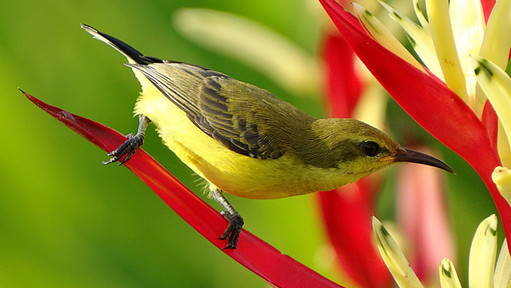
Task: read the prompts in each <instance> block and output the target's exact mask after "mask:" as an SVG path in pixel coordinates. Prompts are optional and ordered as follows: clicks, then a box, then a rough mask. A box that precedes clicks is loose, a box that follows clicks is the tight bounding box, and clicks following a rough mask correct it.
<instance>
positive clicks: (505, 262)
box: [493, 239, 511, 288]
mask: <svg viewBox="0 0 511 288" xmlns="http://www.w3.org/2000/svg"><path fill="white" fill-rule="evenodd" d="M510 280H511V257H510V256H509V249H508V248H507V241H506V239H504V243H502V247H501V248H500V253H499V258H498V259H497V265H496V267H495V275H494V276H493V281H494V284H495V287H499V288H500V287H502V288H503V287H509V286H510V285H511V281H510Z"/></svg>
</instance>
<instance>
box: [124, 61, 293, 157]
mask: <svg viewBox="0 0 511 288" xmlns="http://www.w3.org/2000/svg"><path fill="white" fill-rule="evenodd" d="M127 65H128V66H130V67H132V68H135V69H137V70H139V71H141V72H142V74H143V75H145V76H146V77H147V79H149V81H150V82H151V83H153V84H154V85H155V86H156V87H157V88H158V89H159V90H160V91H161V92H162V93H163V94H164V95H165V96H166V97H167V98H168V99H169V100H170V101H172V103H174V104H175V105H176V106H177V107H179V108H180V109H181V110H183V111H184V112H185V113H186V114H187V116H188V118H189V119H190V121H192V122H193V123H194V124H195V125H196V126H197V127H198V128H199V129H201V130H202V131H203V132H204V133H206V134H207V135H209V136H210V137H212V138H213V139H215V140H217V141H218V142H219V143H221V144H222V145H224V146H226V147H227V148H229V149H230V150H232V151H234V152H236V153H239V154H243V155H246V156H249V157H253V158H258V159H276V158H279V157H281V156H282V155H283V154H284V153H285V151H286V149H285V146H284V145H283V143H279V141H277V140H276V139H277V138H278V137H275V136H276V135H273V133H272V131H271V129H260V128H259V126H260V125H263V126H264V127H272V125H267V124H271V123H267V122H269V121H271V120H272V119H271V117H268V116H267V115H258V114H264V111H266V110H265V109H260V108H263V107H260V106H258V104H259V105H261V104H260V103H264V101H259V99H257V98H254V99H244V98H242V97H244V96H245V97H246V96H249V97H258V96H259V95H254V91H253V89H254V88H255V86H251V89H252V90H250V91H249V90H245V91H243V87H244V86H243V85H241V88H240V87H238V88H237V89H242V91H229V92H225V91H224V85H222V84H223V83H222V81H223V82H229V81H237V80H235V79H232V78H230V77H228V76H226V75H224V74H222V73H219V72H216V71H213V70H208V69H205V68H202V67H199V66H194V65H188V64H184V63H175V62H173V63H155V64H150V65H143V64H142V65H140V64H127ZM239 83H241V82H239ZM224 84H225V83H224ZM231 84H232V82H231ZM243 84H244V83H243ZM245 85H248V84H245ZM256 89H259V88H256ZM261 90H262V89H261ZM263 91H264V90H263ZM232 92H234V93H232ZM236 92H240V93H236ZM264 92H265V93H268V92H266V91H264ZM268 94H269V93H268ZM243 101H246V102H247V103H242V102H243ZM267 104H268V103H266V104H265V105H266V106H267ZM266 108H269V109H271V107H266Z"/></svg>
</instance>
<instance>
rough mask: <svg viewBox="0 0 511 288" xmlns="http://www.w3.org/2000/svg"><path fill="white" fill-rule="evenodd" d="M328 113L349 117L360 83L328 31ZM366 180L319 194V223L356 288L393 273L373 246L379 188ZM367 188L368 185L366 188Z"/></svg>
mask: <svg viewBox="0 0 511 288" xmlns="http://www.w3.org/2000/svg"><path fill="white" fill-rule="evenodd" d="M323 58H324V62H325V63H324V64H325V70H326V71H325V72H326V73H325V75H326V91H327V101H328V104H329V110H330V116H332V117H342V118H349V117H351V116H352V113H353V110H354V109H355V106H356V105H357V103H358V100H359V98H360V95H361V93H362V90H363V87H362V83H361V81H360V79H359V77H358V75H357V71H356V69H355V60H356V56H355V54H354V53H353V50H352V49H351V47H350V46H349V45H348V43H346V41H345V40H344V39H343V37H342V36H341V35H339V34H337V33H336V34H331V35H327V36H326V38H325V42H324V47H323ZM370 181H371V179H370V178H363V179H361V180H359V181H358V182H356V183H353V184H350V185H346V186H343V187H339V188H337V189H335V190H334V191H330V192H321V193H318V194H317V195H318V200H319V204H320V208H321V216H322V218H323V224H324V227H325V230H326V232H327V235H328V238H329V240H330V243H331V244H332V246H333V248H334V250H335V252H336V254H337V259H338V260H339V263H340V264H341V266H342V268H343V270H344V271H345V272H346V274H348V275H349V276H350V277H351V278H352V279H353V280H354V281H355V282H356V283H358V284H359V285H360V286H361V287H389V286H390V285H391V284H392V283H393V280H392V277H391V275H390V273H389V271H388V269H387V266H386V265H385V263H384V262H383V261H382V260H381V257H380V255H379V253H378V251H377V250H376V249H375V247H374V245H373V242H374V241H373V240H372V239H373V232H372V228H371V216H373V215H374V199H375V193H376V191H377V190H378V189H376V187H374V186H378V185H370ZM371 186H372V187H371Z"/></svg>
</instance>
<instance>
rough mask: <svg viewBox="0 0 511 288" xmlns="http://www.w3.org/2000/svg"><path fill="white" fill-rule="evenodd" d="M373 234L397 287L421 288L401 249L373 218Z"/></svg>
mask: <svg viewBox="0 0 511 288" xmlns="http://www.w3.org/2000/svg"><path fill="white" fill-rule="evenodd" d="M373 232H374V235H375V237H376V244H377V245H378V250H380V255H381V257H382V258H383V261H384V262H385V264H386V265H387V268H389V271H390V273H391V274H392V276H393V277H394V280H395V281H396V283H397V284H398V285H399V287H402V288H404V287H407V288H408V287H423V286H422V284H421V282H420V281H419V278H417V275H415V272H413V270H412V268H411V267H410V264H408V261H407V260H406V257H405V255H404V254H403V251H401V248H399V246H398V245H397V243H396V241H395V240H394V239H393V238H392V236H391V235H390V234H389V232H388V231H387V230H386V229H385V227H383V225H382V224H381V222H380V221H379V220H378V219H376V217H373Z"/></svg>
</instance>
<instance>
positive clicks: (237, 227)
mask: <svg viewBox="0 0 511 288" xmlns="http://www.w3.org/2000/svg"><path fill="white" fill-rule="evenodd" d="M222 215H223V216H224V218H225V219H226V220H227V221H229V225H228V226H227V229H225V232H224V234H222V236H220V237H219V238H218V239H220V240H228V241H227V245H226V246H225V247H224V248H223V249H236V247H237V245H238V238H239V236H240V232H241V228H242V227H243V224H244V223H245V222H244V221H243V218H241V216H240V214H238V213H234V214H229V213H227V212H225V211H222Z"/></svg>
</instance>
